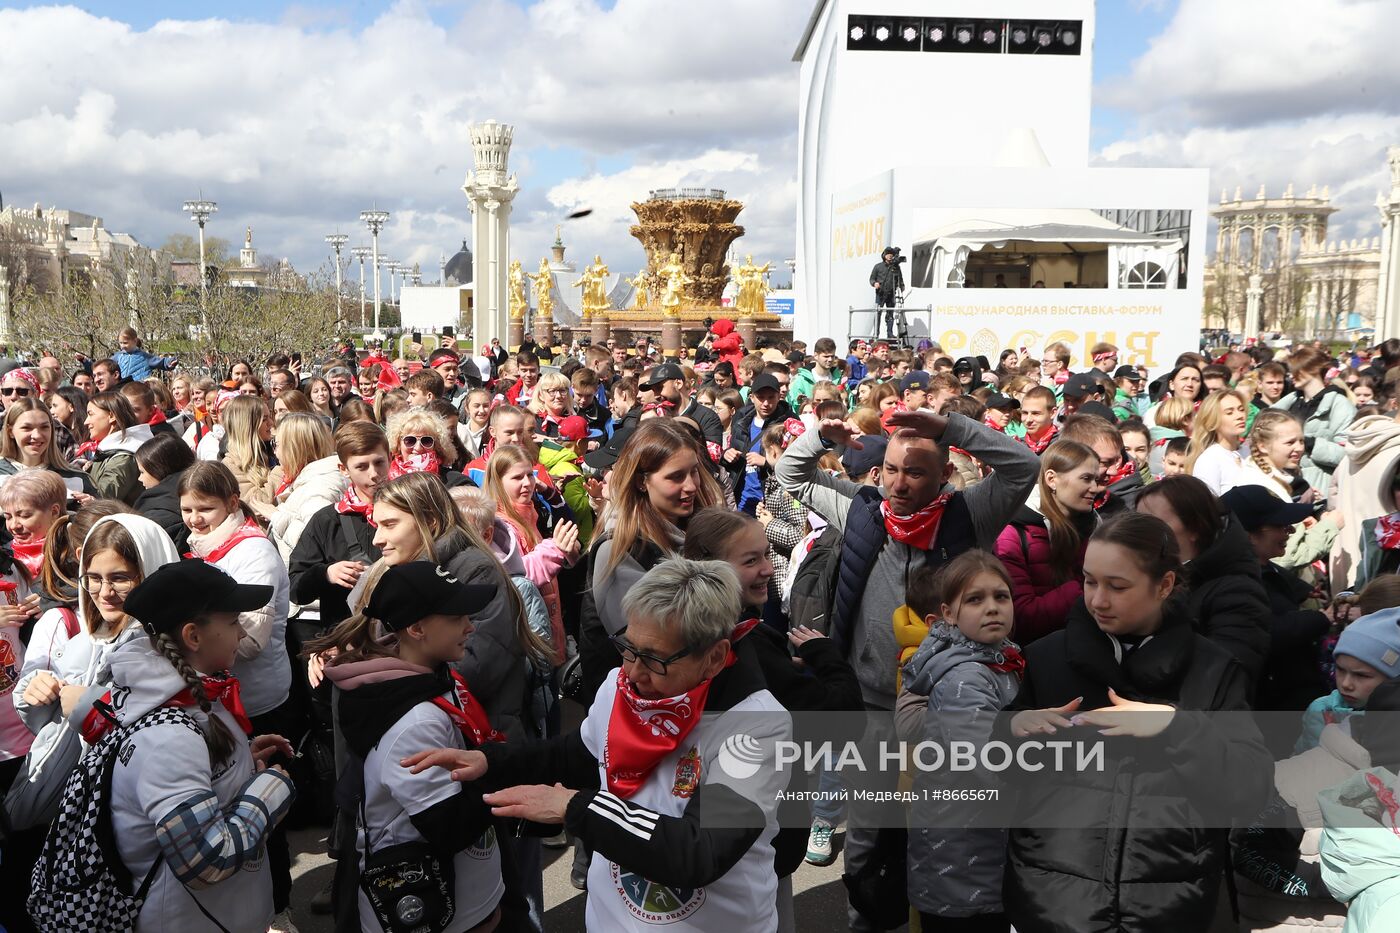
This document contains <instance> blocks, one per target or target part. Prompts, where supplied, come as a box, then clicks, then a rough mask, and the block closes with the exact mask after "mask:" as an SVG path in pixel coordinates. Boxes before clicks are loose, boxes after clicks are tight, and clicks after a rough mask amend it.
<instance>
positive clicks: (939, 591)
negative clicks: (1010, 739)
mask: <svg viewBox="0 0 1400 933" xmlns="http://www.w3.org/2000/svg"><path fill="white" fill-rule="evenodd" d="M905 600H906V602H907V603H908V605H909V608H910V609H911V610H913V611H914V612H915V613H917V614H918V615H919V616H921V617H922V618H924V619H925V620H927V621H928V623H929V633H928V637H926V638H925V639H924V641H923V643H922V644H920V645H919V648H918V650H917V651H916V652H915V653H914V656H913V657H912V658H910V659H909V661H908V663H906V664H905V665H904V692H903V694H902V695H901V696H900V698H899V712H898V713H897V714H896V715H897V716H898V717H899V720H900V724H901V737H902V738H905V739H906V740H907V741H911V742H918V741H923V742H932V743H934V744H936V745H937V746H939V747H941V748H942V749H944V750H945V752H946V751H947V750H948V749H949V747H950V743H953V742H970V743H972V745H973V746H974V747H979V748H980V747H981V746H982V745H984V744H986V742H987V741H988V739H989V738H990V735H991V731H992V725H993V723H995V721H996V717H997V714H998V713H1000V712H1001V711H1002V710H1003V709H1004V708H1005V707H1006V706H1007V705H1008V704H1009V703H1011V701H1012V700H1014V699H1015V698H1016V693H1017V691H1018V690H1019V689H1020V685H1021V672H1022V671H1023V670H1024V669H1025V662H1024V660H1023V659H1022V657H1021V651H1020V649H1019V648H1018V647H1017V646H1016V644H1015V643H1014V642H1012V641H1011V640H1010V635H1011V626H1012V621H1013V618H1012V617H1013V612H1014V607H1013V604H1012V601H1011V579H1010V577H1009V576H1008V575H1007V573H1006V568H1005V567H1003V566H1002V564H1001V561H999V560H997V558H996V557H995V556H993V555H991V554H989V553H987V552H986V551H978V550H973V551H968V552H966V553H964V554H962V555H960V556H959V557H957V558H955V559H954V560H953V561H952V562H951V563H949V564H947V565H945V566H944V568H943V569H942V570H941V571H937V572H935V571H932V570H930V569H929V568H924V569H922V570H920V571H918V572H917V573H915V574H914V575H912V576H911V577H910V580H909V585H908V587H907V589H906V592H905ZM923 703H926V704H927V708H926V711H925V712H924V715H923V721H922V728H921V729H920V728H918V727H917V725H915V721H914V720H915V718H916V717H917V707H918V706H919V705H922V704H923ZM911 714H912V716H911ZM911 732H912V733H913V734H908V733H911ZM948 778H949V774H948V773H947V772H944V771H928V772H919V773H917V774H916V775H915V778H914V790H915V793H916V795H917V798H916V799H918V798H922V799H920V800H919V802H917V803H915V805H914V809H913V811H912V812H911V814H910V819H909V862H908V890H909V903H910V904H911V905H913V907H914V908H915V909H916V910H918V911H919V917H920V920H921V923H922V927H923V929H924V930H925V931H928V933H937V931H941V930H956V931H975V933H1004V931H1006V930H1009V929H1010V925H1009V924H1008V922H1007V920H1006V917H1005V915H1004V914H1003V913H1002V904H1001V880H1002V872H1003V870H1004V867H1005V864H1006V854H1005V853H1006V833H1005V831H1003V830H999V829H974V828H969V827H967V826H966V824H965V822H964V821H965V819H966V818H967V817H968V816H969V815H970V814H971V812H972V811H971V809H970V807H969V805H968V804H967V803H966V802H961V803H960V802H956V801H938V800H937V799H936V797H935V796H934V795H932V794H930V793H928V792H931V791H933V790H935V789H937V788H940V787H945V786H947V782H948ZM977 782H978V783H981V784H982V785H983V786H985V781H983V780H982V779H981V778H978V779H977Z"/></svg>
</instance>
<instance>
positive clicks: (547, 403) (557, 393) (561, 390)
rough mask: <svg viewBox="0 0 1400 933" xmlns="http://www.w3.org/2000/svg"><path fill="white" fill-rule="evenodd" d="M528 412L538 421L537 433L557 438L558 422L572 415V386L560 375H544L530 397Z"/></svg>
mask: <svg viewBox="0 0 1400 933" xmlns="http://www.w3.org/2000/svg"><path fill="white" fill-rule="evenodd" d="M529 409H530V411H532V412H534V414H535V417H536V419H538V421H539V433H541V434H547V435H549V436H550V437H558V436H559V422H561V421H563V420H564V419H565V418H567V417H569V416H570V415H572V414H573V413H574V400H573V385H572V383H570V382H569V377H567V376H565V375H563V374H562V373H545V374H544V375H542V376H540V381H539V383H538V384H537V385H536V386H535V394H534V395H532V396H530V405H529Z"/></svg>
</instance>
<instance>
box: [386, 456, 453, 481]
mask: <svg viewBox="0 0 1400 933" xmlns="http://www.w3.org/2000/svg"><path fill="white" fill-rule="evenodd" d="M440 466H442V458H440V457H439V456H438V455H437V451H436V450H429V451H428V452H427V453H425V454H409V455H408V456H407V457H405V456H404V455H403V454H399V455H398V456H396V457H394V459H393V460H390V461H389V478H390V479H398V478H399V477H400V476H404V475H406V474H408V473H433V474H436V473H437V471H438V467H440Z"/></svg>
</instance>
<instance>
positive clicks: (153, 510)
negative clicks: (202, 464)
mask: <svg viewBox="0 0 1400 933" xmlns="http://www.w3.org/2000/svg"><path fill="white" fill-rule="evenodd" d="M184 475H185V471H184V470H180V471H178V472H176V473H171V474H170V475H169V476H167V477H166V478H165V479H163V480H161V481H160V482H159V483H156V484H155V485H154V486H152V487H151V488H150V489H147V490H146V491H144V492H142V493H141V495H139V496H137V497H136V503H135V504H134V505H132V508H133V509H135V510H136V512H137V514H139V515H144V516H146V517H147V518H149V519H150V520H151V521H153V522H155V523H156V524H157V525H159V526H160V527H162V528H164V529H165V533H166V534H168V535H170V540H171V541H173V542H175V550H177V551H181V552H183V551H184V550H185V545H186V544H187V543H188V542H189V540H190V530H189V528H187V527H185V520H184V519H183V518H182V517H181V515H180V477H182V476H184Z"/></svg>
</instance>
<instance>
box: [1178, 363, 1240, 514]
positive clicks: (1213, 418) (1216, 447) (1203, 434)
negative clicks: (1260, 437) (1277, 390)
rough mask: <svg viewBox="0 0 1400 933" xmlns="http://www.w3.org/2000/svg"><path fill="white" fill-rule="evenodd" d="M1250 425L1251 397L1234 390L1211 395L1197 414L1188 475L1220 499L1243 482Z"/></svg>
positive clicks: (1188, 461)
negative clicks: (1243, 449) (1245, 436)
mask: <svg viewBox="0 0 1400 933" xmlns="http://www.w3.org/2000/svg"><path fill="white" fill-rule="evenodd" d="M1248 421H1249V396H1247V395H1245V394H1244V393H1242V392H1238V391H1236V390H1234V389H1221V390H1220V391H1218V392H1213V393H1211V395H1210V396H1209V397H1208V398H1207V399H1206V400H1205V401H1204V402H1202V403H1201V407H1200V410H1199V411H1197V412H1196V419H1195V422H1194V426H1193V428H1192V431H1191V448H1190V453H1188V454H1187V457H1186V471H1187V472H1188V473H1190V474H1191V475H1192V476H1194V477H1196V478H1197V479H1199V480H1200V481H1201V482H1203V483H1205V484H1206V486H1207V487H1209V488H1210V491H1211V492H1213V493H1215V494H1216V495H1217V496H1223V495H1224V494H1225V493H1227V492H1229V491H1230V490H1231V489H1234V488H1235V487H1236V486H1238V485H1239V484H1240V482H1241V481H1242V480H1241V474H1242V473H1243V471H1244V453H1243V452H1242V451H1241V448H1242V447H1243V446H1244V431H1245V425H1246V424H1247V423H1248Z"/></svg>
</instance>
